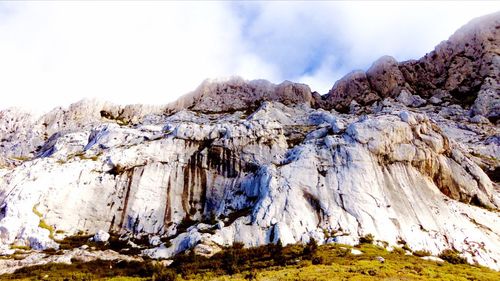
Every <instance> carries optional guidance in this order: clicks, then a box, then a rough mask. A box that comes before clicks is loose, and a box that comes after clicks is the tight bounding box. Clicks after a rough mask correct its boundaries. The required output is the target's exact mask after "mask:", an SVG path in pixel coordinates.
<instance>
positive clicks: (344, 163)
mask: <svg viewBox="0 0 500 281" xmlns="http://www.w3.org/2000/svg"><path fill="white" fill-rule="evenodd" d="M499 28H500V12H499V13H495V14H492V15H488V16H485V17H483V18H482V19H478V20H475V21H472V22H471V23H469V24H468V25H466V26H465V27H463V28H461V29H460V30H459V31H457V32H456V33H455V34H454V35H452V36H451V37H450V40H448V41H445V42H443V43H441V44H440V45H438V47H436V50H435V51H433V52H431V53H429V54H427V55H426V56H424V57H423V58H421V59H420V60H415V61H406V62H402V63H398V62H397V61H395V59H394V58H392V57H389V56H384V57H382V58H381V59H379V60H377V61H376V62H375V63H374V64H373V65H372V67H370V68H369V69H368V70H367V71H366V72H364V71H355V72H352V73H350V74H348V75H346V76H345V77H344V78H342V79H340V80H339V81H337V82H336V83H335V84H334V86H333V87H332V89H331V90H330V92H329V94H326V95H324V96H321V95H319V94H318V93H316V92H312V91H311V89H310V88H309V87H308V86H307V85H304V84H299V83H293V82H289V81H285V82H283V83H281V84H277V85H276V84H272V83H270V82H268V81H265V80H253V81H246V80H243V79H241V78H233V79H229V80H222V81H221V80H217V81H210V80H207V81H205V82H203V83H202V84H201V85H200V86H199V87H198V88H197V89H196V90H195V91H193V92H192V93H191V94H189V95H187V96H184V97H182V98H181V99H179V100H178V101H176V102H174V103H171V104H169V105H165V106H154V105H128V106H118V105H113V104H111V103H108V102H103V101H98V100H83V101H81V102H79V103H76V104H73V105H71V106H70V107H69V108H68V109H64V108H55V109H54V110H52V111H51V112H49V113H47V114H45V115H43V116H41V117H39V118H37V117H34V116H33V115H30V114H29V113H23V112H22V111H18V110H16V109H9V110H3V111H0V132H1V134H2V140H0V175H1V178H0V252H1V253H3V254H6V255H8V254H9V253H10V254H12V253H13V249H12V245H14V246H23V247H30V248H32V249H34V250H43V249H48V248H56V249H57V248H59V247H60V245H61V244H62V243H61V241H63V240H64V239H65V238H68V237H72V236H75V235H78V233H81V232H83V233H87V234H93V233H102V232H109V233H112V234H114V235H119V236H121V239H123V240H125V241H133V239H136V238H137V239H138V238H141V239H146V240H148V243H146V245H135V246H133V245H132V246H131V247H133V248H134V247H135V248H137V249H138V250H140V252H141V254H143V255H145V256H148V257H152V258H159V259H169V258H172V257H173V256H174V255H176V254H178V253H181V252H184V251H186V250H189V249H193V251H195V252H196V253H198V254H203V255H211V254H213V253H215V252H217V251H219V250H221V249H222V248H223V247H224V246H227V245H231V244H233V243H234V242H242V243H244V244H245V245H246V246H257V245H262V244H267V243H277V242H278V241H281V242H282V243H283V244H292V243H297V242H302V243H306V242H307V241H309V240H310V239H316V240H317V241H319V242H320V243H345V244H351V245H352V244H355V243H357V242H358V241H359V239H360V238H362V237H364V236H366V235H368V234H371V235H373V236H374V237H375V238H376V240H378V242H377V243H379V244H381V245H383V244H387V245H386V246H387V247H392V248H394V247H397V246H398V245H406V246H407V247H409V248H411V249H413V250H428V251H429V252H430V253H432V254H433V255H437V254H439V253H440V252H441V251H443V250H446V249H449V248H452V249H455V250H457V251H459V252H460V253H461V255H462V256H464V257H465V258H467V260H468V261H469V262H471V263H474V262H475V263H479V264H482V265H485V266H488V267H491V268H493V269H497V270H498V269H500V252H499V249H500V236H499V234H498V233H500V218H499V216H498V210H499V208H500V197H499V193H498V191H499V190H500V187H499V184H498V178H495V174H496V173H497V171H498V166H499V160H498V159H500V139H499V137H498V136H499V135H500V133H499V129H498V123H497V122H498V114H499V107H498V105H499V100H500V97H499V88H498V77H499V76H498V71H499V69H500V52H499V43H500V42H499V40H500V36H498V32H500V29H499ZM490 39H492V40H490ZM467 44H468V45H467ZM435 55H436V56H435ZM236 97H238V98H236ZM101 236H104V237H105V236H106V235H101V234H100V235H98V236H96V237H101ZM99 239H102V238H99ZM402 241H404V243H402ZM66 254H68V252H66ZM68 255H81V253H80V254H78V253H76V252H75V251H73V252H69V254H68ZM37 259H38V260H36V259H35V260H36V261H35V262H44V258H43V257H39V256H38V258H37ZM22 265H23V263H22V261H21V262H16V261H3V260H0V267H2V268H1V269H0V272H7V271H9V270H12V269H15V268H16V266H17V267H19V266H22ZM2 270H4V271H2Z"/></svg>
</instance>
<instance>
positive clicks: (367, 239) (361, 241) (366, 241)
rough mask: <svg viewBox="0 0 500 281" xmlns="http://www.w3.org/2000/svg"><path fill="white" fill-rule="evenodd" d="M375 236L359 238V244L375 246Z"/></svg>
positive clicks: (367, 235)
mask: <svg viewBox="0 0 500 281" xmlns="http://www.w3.org/2000/svg"><path fill="white" fill-rule="evenodd" d="M373 241H374V237H373V234H371V233H369V234H366V235H365V236H362V237H360V238H359V244H373Z"/></svg>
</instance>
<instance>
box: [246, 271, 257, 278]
mask: <svg viewBox="0 0 500 281" xmlns="http://www.w3.org/2000/svg"><path fill="white" fill-rule="evenodd" d="M245 280H257V271H255V270H251V271H250V272H248V273H247V274H246V275H245Z"/></svg>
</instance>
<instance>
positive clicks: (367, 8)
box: [0, 1, 500, 110]
mask: <svg viewBox="0 0 500 281" xmlns="http://www.w3.org/2000/svg"><path fill="white" fill-rule="evenodd" d="M499 9H500V4H498V3H496V2H481V3H478V2H477V1H474V2H459V3H451V2H438V3H435V2H422V3H418V2H410V3H398V2H387V3H377V4H373V3H371V2H368V3H365V2H363V3H362V2H349V3H347V2H332V3H330V2H314V3H312V2H310V1H308V2H272V3H244V4H240V3H237V4H231V3H228V2H202V3H200V2H187V3H185V2H94V1H89V2H29V3H28V2H27V3H23V2H21V3H16V2H9V3H0V93H1V97H2V102H1V103H0V108H5V107H8V106H24V107H28V108H32V109H39V110H48V109H50V108H51V107H54V106H56V105H67V104H69V103H71V102H75V101H77V100H79V99H81V98H84V97H97V98H101V99H105V100H111V101H113V102H117V103H156V104H158V103H166V102H169V101H173V100H175V99H176V98H177V97H178V96H180V95H182V94H184V93H186V92H189V91H191V90H192V89H194V88H196V86H197V85H198V84H199V83H200V82H201V81H202V80H204V79H205V78H216V77H221V76H231V75H240V76H243V77H244V78H247V79H255V78H264V79H268V80H271V81H272V82H280V81H281V80H284V79H288V80H295V81H300V82H305V83H308V84H310V85H311V87H312V88H313V90H318V91H319V92H321V93H325V92H326V91H327V90H328V89H329V88H330V87H331V85H333V83H334V82H335V80H336V79H338V78H340V77H341V76H342V75H344V74H345V73H347V72H349V71H350V70H352V69H355V68H366V67H368V66H369V65H370V63H371V62H372V61H373V60H375V59H376V58H378V57H379V56H381V55H384V54H391V55H393V56H395V57H396V58H397V59H399V60H404V59H409V58H418V57H420V56H422V55H423V54H425V52H428V51H430V50H431V49H432V48H433V47H434V45H436V44H437V43H439V41H441V40H444V39H446V38H447V37H448V36H449V35H451V33H452V32H453V31H454V30H456V29H457V28H458V27H460V26H461V25H463V24H465V23H466V22H467V21H468V20H470V19H472V18H473V17H476V16H479V15H482V14H486V13H490V12H494V11H496V10H499Z"/></svg>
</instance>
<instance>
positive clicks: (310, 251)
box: [302, 237, 318, 259]
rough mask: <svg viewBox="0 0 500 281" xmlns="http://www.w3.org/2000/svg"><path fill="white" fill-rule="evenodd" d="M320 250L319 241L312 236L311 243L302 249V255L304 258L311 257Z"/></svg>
mask: <svg viewBox="0 0 500 281" xmlns="http://www.w3.org/2000/svg"><path fill="white" fill-rule="evenodd" d="M317 250H318V243H317V242H316V240H314V238H312V237H311V239H309V243H307V245H306V246H305V247H304V250H303V251H302V255H304V258H306V259H311V258H312V256H313V255H314V254H316V251H317Z"/></svg>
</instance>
